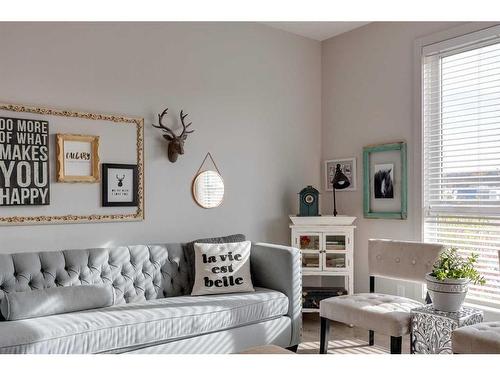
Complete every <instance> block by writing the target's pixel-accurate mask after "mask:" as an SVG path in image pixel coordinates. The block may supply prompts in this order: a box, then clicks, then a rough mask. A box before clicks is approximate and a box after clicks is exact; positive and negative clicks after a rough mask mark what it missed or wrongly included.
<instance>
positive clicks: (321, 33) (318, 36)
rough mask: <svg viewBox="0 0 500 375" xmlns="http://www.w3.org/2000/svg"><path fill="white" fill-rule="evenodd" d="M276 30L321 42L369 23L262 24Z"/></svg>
mask: <svg viewBox="0 0 500 375" xmlns="http://www.w3.org/2000/svg"><path fill="white" fill-rule="evenodd" d="M262 23H264V24H266V25H268V26H271V27H274V28H276V29H280V30H284V31H288V32H290V33H293V34H297V35H301V36H305V37H306V38H310V39H314V40H319V41H323V40H326V39H329V38H331V37H333V36H335V35H339V34H342V33H345V32H347V31H350V30H353V29H357V28H358V27H361V26H364V25H366V24H368V23H369V22H340V21H338V22H262Z"/></svg>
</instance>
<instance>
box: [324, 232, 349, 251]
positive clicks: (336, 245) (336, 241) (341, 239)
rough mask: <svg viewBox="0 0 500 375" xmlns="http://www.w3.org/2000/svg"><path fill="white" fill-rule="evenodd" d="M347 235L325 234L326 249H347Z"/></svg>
mask: <svg viewBox="0 0 500 375" xmlns="http://www.w3.org/2000/svg"><path fill="white" fill-rule="evenodd" d="M346 241H347V237H346V235H345V234H325V248H324V250H326V251H339V250H340V251H345V250H346V249H347V247H346Z"/></svg>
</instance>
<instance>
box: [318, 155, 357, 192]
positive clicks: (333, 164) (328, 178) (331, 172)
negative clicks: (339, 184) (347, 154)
mask: <svg viewBox="0 0 500 375" xmlns="http://www.w3.org/2000/svg"><path fill="white" fill-rule="evenodd" d="M337 164H340V169H341V170H342V173H344V174H345V176H346V177H347V178H348V179H349V182H350V183H351V184H350V186H349V187H348V188H346V189H342V190H337V191H339V192H341V191H355V190H356V158H348V159H334V160H326V161H325V190H326V191H333V187H332V180H333V176H335V169H336V168H337Z"/></svg>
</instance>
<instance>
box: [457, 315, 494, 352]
mask: <svg viewBox="0 0 500 375" xmlns="http://www.w3.org/2000/svg"><path fill="white" fill-rule="evenodd" d="M451 343H452V349H453V353H460V354H500V322H484V323H478V324H474V325H471V326H466V327H461V328H458V329H456V330H454V331H453V333H452V334H451Z"/></svg>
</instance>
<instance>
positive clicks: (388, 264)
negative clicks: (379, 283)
mask: <svg viewBox="0 0 500 375" xmlns="http://www.w3.org/2000/svg"><path fill="white" fill-rule="evenodd" d="M442 250H443V246H442V245H439V244H428V243H421V242H410V241H392V240H369V241H368V267H369V271H370V293H358V294H354V295H348V296H340V297H332V298H328V299H324V300H322V301H321V302H320V317H321V333H320V353H321V354H326V353H327V349H328V338H329V325H330V321H336V322H340V323H345V324H352V325H355V326H358V327H362V328H365V329H368V330H369V338H368V343H369V345H374V332H375V331H376V332H379V333H382V334H385V335H387V336H390V337H391V353H392V354H401V349H402V338H403V336H404V335H407V334H409V333H410V321H411V314H410V310H411V309H413V308H417V307H420V306H422V303H420V302H417V301H414V300H411V299H409V298H404V297H399V296H393V295H389V294H381V293H375V276H381V277H389V278H393V279H399V280H407V281H413V282H423V281H424V277H425V274H426V273H427V272H430V271H431V269H432V265H433V263H434V261H435V259H436V258H437V256H438V255H439V253H440V252H441V251H442Z"/></svg>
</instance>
